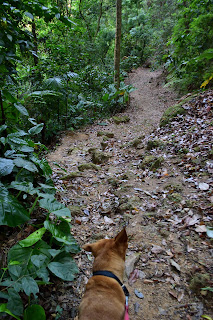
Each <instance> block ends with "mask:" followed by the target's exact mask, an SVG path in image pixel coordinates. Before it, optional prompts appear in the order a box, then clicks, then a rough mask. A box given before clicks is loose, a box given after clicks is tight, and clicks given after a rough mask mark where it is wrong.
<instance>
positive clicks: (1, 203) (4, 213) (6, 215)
mask: <svg viewBox="0 0 213 320" xmlns="http://www.w3.org/2000/svg"><path fill="white" fill-rule="evenodd" d="M29 219H30V218H29V213H28V211H27V210H26V209H25V208H24V207H23V206H22V205H21V203H20V202H19V201H18V200H17V199H16V198H15V197H14V196H12V195H10V194H9V192H8V190H7V189H6V188H4V187H2V186H0V225H6V226H9V227H15V226H18V225H21V224H23V223H25V222H26V221H28V220H29Z"/></svg>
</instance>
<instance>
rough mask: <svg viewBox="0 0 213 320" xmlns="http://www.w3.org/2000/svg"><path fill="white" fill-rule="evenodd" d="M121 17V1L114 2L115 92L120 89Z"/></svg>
mask: <svg viewBox="0 0 213 320" xmlns="http://www.w3.org/2000/svg"><path fill="white" fill-rule="evenodd" d="M121 15H122V0H117V2H116V33H115V57H114V72H115V75H114V82H115V87H116V89H117V90H119V88H120V51H121V50H120V48H121Z"/></svg>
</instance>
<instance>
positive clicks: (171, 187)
mask: <svg viewBox="0 0 213 320" xmlns="http://www.w3.org/2000/svg"><path fill="white" fill-rule="evenodd" d="M165 189H166V190H169V191H170V192H174V191H176V192H181V191H183V187H182V185H180V184H167V185H166V186H165Z"/></svg>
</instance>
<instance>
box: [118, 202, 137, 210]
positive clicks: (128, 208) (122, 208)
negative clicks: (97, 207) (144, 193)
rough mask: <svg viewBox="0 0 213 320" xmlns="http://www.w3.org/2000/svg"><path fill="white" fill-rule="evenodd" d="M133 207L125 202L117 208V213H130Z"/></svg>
mask: <svg viewBox="0 0 213 320" xmlns="http://www.w3.org/2000/svg"><path fill="white" fill-rule="evenodd" d="M133 209H134V208H133V206H132V204H131V203H130V202H126V203H122V204H121V205H120V206H119V207H118V211H119V212H121V213H122V212H125V211H130V210H133Z"/></svg>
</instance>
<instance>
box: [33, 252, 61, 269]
mask: <svg viewBox="0 0 213 320" xmlns="http://www.w3.org/2000/svg"><path fill="white" fill-rule="evenodd" d="M48 251H50V250H48ZM59 251H60V250H59ZM48 260H49V259H48V257H47V256H45V255H44V254H39V255H33V256H32V257H31V261H32V263H33V264H34V265H35V266H36V267H38V268H41V267H42V266H44V265H45V263H46V262H47V261H48Z"/></svg>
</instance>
